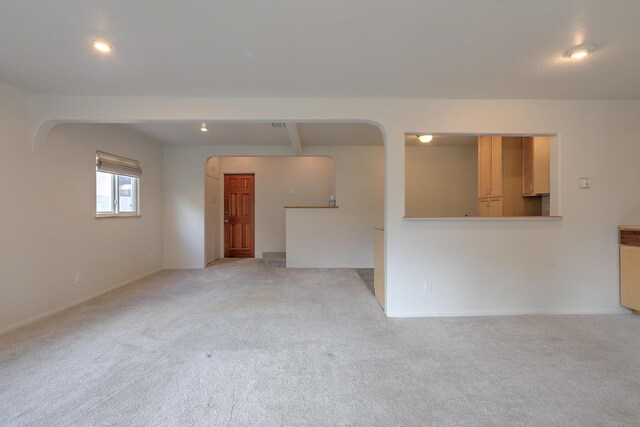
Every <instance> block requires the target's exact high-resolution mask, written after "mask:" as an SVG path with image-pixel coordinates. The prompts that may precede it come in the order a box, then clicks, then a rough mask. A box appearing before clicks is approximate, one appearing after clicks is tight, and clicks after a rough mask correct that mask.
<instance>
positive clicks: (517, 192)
mask: <svg viewBox="0 0 640 427" xmlns="http://www.w3.org/2000/svg"><path fill="white" fill-rule="evenodd" d="M420 135H423V134H415V133H411V134H405V216H406V217H408V218H441V217H444V218H448V217H552V216H553V217H557V216H558V205H557V200H558V191H557V188H558V187H557V180H556V177H557V171H556V170H555V169H554V168H552V165H557V158H558V155H557V153H558V139H557V137H556V136H554V135H544V134H541V135H509V134H506V135H505V134H493V135H469V134H458V135H456V134H446V135H432V136H431V139H428V140H426V141H425V142H422V140H421V139H420V138H419V136H420ZM425 139H426V138H425Z"/></svg>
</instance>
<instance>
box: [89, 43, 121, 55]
mask: <svg viewBox="0 0 640 427" xmlns="http://www.w3.org/2000/svg"><path fill="white" fill-rule="evenodd" d="M91 44H92V45H93V48H94V49H95V50H97V51H98V52H101V53H110V52H111V51H112V50H113V49H114V47H115V45H114V44H113V43H111V42H110V41H108V40H94V41H92V42H91Z"/></svg>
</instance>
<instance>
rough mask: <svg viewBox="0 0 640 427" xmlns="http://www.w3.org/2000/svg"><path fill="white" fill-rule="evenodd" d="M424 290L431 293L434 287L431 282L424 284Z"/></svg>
mask: <svg viewBox="0 0 640 427" xmlns="http://www.w3.org/2000/svg"><path fill="white" fill-rule="evenodd" d="M423 289H424V291H425V292H431V290H432V289H433V285H432V284H431V282H424V287H423Z"/></svg>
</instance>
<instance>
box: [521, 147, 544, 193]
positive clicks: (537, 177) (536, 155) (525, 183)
mask: <svg viewBox="0 0 640 427" xmlns="http://www.w3.org/2000/svg"><path fill="white" fill-rule="evenodd" d="M550 181H551V180H550V174H549V137H547V136H534V137H525V138H522V196H523V197H535V196H548V195H549V192H550Z"/></svg>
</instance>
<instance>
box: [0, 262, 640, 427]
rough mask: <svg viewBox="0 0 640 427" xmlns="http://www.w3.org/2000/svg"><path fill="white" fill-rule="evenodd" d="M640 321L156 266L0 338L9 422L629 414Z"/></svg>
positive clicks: (615, 418)
mask: <svg viewBox="0 0 640 427" xmlns="http://www.w3.org/2000/svg"><path fill="white" fill-rule="evenodd" d="M639 326H640V317H638V316H631V315H600V316H516V317H506V316H505V317H480V318H478V317H468V318H422V319H390V318H386V317H385V316H384V314H383V312H382V311H381V310H380V307H379V306H378V304H377V303H376V301H375V299H374V297H373V295H372V294H371V292H370V291H369V290H368V289H367V288H366V286H365V284H364V283H363V281H362V280H361V278H360V276H359V275H358V273H357V272H356V270H349V269H283V268H274V269H267V268H266V267H265V266H264V265H263V264H262V262H261V261H260V260H253V259H250V260H243V261H239V262H234V263H227V264H221V265H215V266H213V267H210V268H207V269H204V270H194V271H164V272H161V273H158V274H155V275H153V276H150V277H147V278H145V279H144V280H140V281H138V282H136V283H135V284H132V285H130V286H127V287H124V288H121V289H119V290H117V291H114V292H112V293H110V294H107V295H105V296H103V297H100V298H97V299H95V300H92V301H90V302H88V303H85V304H82V305H80V306H77V307H75V308H73V309H70V310H68V311H66V312H64V313H61V314H59V315H56V316H54V317H51V318H49V319H45V320H43V321H39V322H37V323H35V324H32V325H30V326H28V327H26V328H23V329H21V330H18V331H14V332H12V333H9V334H6V335H3V336H1V337H0V384H2V387H1V388H0V425H27V424H29V425H48V426H50V425H78V424H84V425H89V424H91V425H96V424H105V425H112V424H120V425H122V424H125V425H142V424H151V425H194V424H196V425H203V424H209V425H439V426H443V425H489V424H490V425H612V424H618V425H637V420H638V418H639V417H640V407H639V406H638V404H637V398H638V390H640V369H639V367H640V353H638V351H637V343H638V342H640V327H639Z"/></svg>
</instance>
